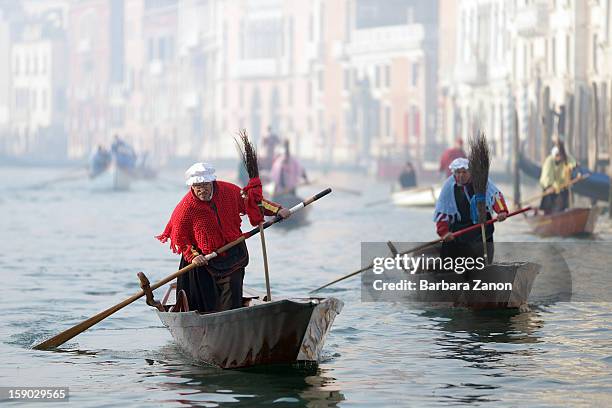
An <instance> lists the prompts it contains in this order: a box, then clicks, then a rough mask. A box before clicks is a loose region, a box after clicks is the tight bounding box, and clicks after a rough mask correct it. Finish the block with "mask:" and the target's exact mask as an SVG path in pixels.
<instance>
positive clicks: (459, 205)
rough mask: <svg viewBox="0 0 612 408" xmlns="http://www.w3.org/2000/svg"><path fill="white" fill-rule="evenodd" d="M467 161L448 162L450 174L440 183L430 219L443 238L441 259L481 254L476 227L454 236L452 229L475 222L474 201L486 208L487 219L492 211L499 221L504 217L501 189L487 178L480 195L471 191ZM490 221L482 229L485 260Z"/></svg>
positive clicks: (490, 251) (489, 247) (490, 239)
mask: <svg viewBox="0 0 612 408" xmlns="http://www.w3.org/2000/svg"><path fill="white" fill-rule="evenodd" d="M469 163H470V162H469V160H468V159H466V158H458V159H455V160H453V162H452V163H451V164H450V165H449V170H451V172H452V175H451V176H450V177H449V178H448V179H447V180H446V182H444V185H443V187H442V191H441V192H440V196H439V197H438V201H437V202H436V209H435V212H434V222H435V223H436V231H437V233H438V235H439V236H440V238H442V239H443V240H444V242H443V244H442V250H441V254H440V256H441V258H446V257H450V258H459V257H464V258H467V257H469V258H474V259H475V258H477V257H481V256H482V255H483V248H482V233H481V230H480V228H478V229H476V230H474V231H471V232H468V233H466V234H463V235H461V236H459V237H455V236H454V235H453V232H456V231H459V230H461V229H464V228H467V227H469V226H472V225H474V224H476V223H478V211H477V208H476V203H477V202H478V201H484V202H485V204H486V210H487V220H490V219H491V218H492V216H491V214H492V212H495V213H496V214H497V218H498V219H499V221H500V222H501V221H503V220H505V219H506V216H507V215H508V206H507V205H506V201H505V200H504V196H503V194H502V193H501V191H500V190H499V189H498V188H497V187H496V186H495V184H493V182H492V181H491V180H489V181H488V182H487V192H486V194H485V196H484V197H481V196H480V195H479V194H474V185H473V184H472V175H471V174H470V169H469ZM493 232H494V228H493V224H489V225H487V226H486V228H485V234H486V238H487V242H489V243H490V245H488V244H487V256H488V259H489V262H492V261H493Z"/></svg>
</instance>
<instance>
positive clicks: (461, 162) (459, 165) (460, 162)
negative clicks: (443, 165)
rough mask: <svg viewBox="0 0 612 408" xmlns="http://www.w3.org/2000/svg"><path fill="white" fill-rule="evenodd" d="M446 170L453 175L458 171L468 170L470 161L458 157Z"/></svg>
mask: <svg viewBox="0 0 612 408" xmlns="http://www.w3.org/2000/svg"><path fill="white" fill-rule="evenodd" d="M448 168H449V169H450V170H451V171H452V172H453V173H454V172H456V171H457V170H459V169H466V170H468V169H469V168H470V161H469V160H468V159H466V158H465V157H459V158H458V159H455V160H453V161H452V163H451V164H450V165H449V166H448Z"/></svg>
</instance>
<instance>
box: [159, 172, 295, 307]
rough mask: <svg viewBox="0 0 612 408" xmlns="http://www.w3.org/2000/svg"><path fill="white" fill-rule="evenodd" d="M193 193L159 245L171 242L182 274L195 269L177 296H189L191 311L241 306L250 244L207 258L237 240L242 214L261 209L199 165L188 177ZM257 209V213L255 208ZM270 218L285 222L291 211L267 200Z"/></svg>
mask: <svg viewBox="0 0 612 408" xmlns="http://www.w3.org/2000/svg"><path fill="white" fill-rule="evenodd" d="M185 178H186V183H187V185H188V186H189V191H188V192H187V194H186V195H185V196H184V197H183V199H182V200H181V201H180V202H179V204H178V205H177V206H176V208H175V209H174V211H173V212H172V216H171V218H170V221H169V222H168V224H167V225H166V228H165V230H164V232H163V233H162V234H161V235H159V236H157V237H156V238H157V239H159V240H160V241H161V242H163V243H165V242H167V241H168V240H170V247H171V248H172V251H173V252H174V253H177V254H181V262H180V266H179V268H181V269H182V268H184V267H186V266H187V265H189V264H190V263H193V264H196V265H197V267H196V268H194V269H192V270H190V271H189V272H187V273H185V274H183V275H181V276H179V277H178V278H177V289H176V293H177V294H178V293H180V291H181V290H184V291H185V294H186V295H187V299H188V302H189V309H190V310H198V311H200V312H213V311H217V312H218V311H223V310H229V309H235V308H238V307H241V306H242V282H243V279H244V272H245V267H246V266H247V264H248V262H249V254H248V251H247V246H246V243H244V242H243V243H241V244H239V245H236V246H234V247H232V248H231V249H229V250H228V251H227V252H225V253H221V254H219V256H217V257H216V258H213V259H211V260H210V261H208V262H207V261H206V258H205V257H204V256H205V255H206V254H209V253H211V252H213V251H215V250H217V249H219V248H221V247H222V246H223V245H225V244H227V243H229V242H232V241H234V240H236V239H238V238H239V237H240V236H241V234H242V232H241V230H240V225H241V222H242V220H241V218H240V216H241V215H242V214H249V213H250V211H257V212H258V213H259V211H260V209H259V208H258V207H257V205H254V206H253V205H252V203H251V204H250V201H249V200H247V199H246V198H247V192H246V189H247V188H248V186H247V187H246V188H245V189H241V188H240V187H238V186H237V185H235V184H232V183H228V182H225V181H220V180H217V177H216V175H215V169H214V167H213V166H211V165H210V164H207V163H195V164H194V165H193V166H191V167H190V168H189V169H188V170H187V171H186V172H185ZM253 207H254V208H253ZM263 209H264V213H265V214H266V215H276V214H278V215H280V216H281V217H283V218H287V217H289V216H290V215H291V213H290V212H289V210H287V209H285V208H282V207H281V206H279V205H278V204H275V203H273V202H271V201H268V200H265V199H264V200H263Z"/></svg>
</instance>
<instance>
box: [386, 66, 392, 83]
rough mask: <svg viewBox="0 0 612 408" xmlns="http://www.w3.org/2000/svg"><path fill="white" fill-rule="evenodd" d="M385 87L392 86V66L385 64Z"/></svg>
mask: <svg viewBox="0 0 612 408" xmlns="http://www.w3.org/2000/svg"><path fill="white" fill-rule="evenodd" d="M385 87H387V88H391V66H390V65H385Z"/></svg>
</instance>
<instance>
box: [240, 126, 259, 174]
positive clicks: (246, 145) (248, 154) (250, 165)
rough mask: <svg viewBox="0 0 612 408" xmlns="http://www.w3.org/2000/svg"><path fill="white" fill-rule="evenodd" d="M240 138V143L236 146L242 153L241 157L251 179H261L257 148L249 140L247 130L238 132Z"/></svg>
mask: <svg viewBox="0 0 612 408" xmlns="http://www.w3.org/2000/svg"><path fill="white" fill-rule="evenodd" d="M238 137H239V138H240V142H242V143H240V142H239V141H238V140H236V146H237V147H238V151H239V153H240V157H241V159H242V163H243V164H244V167H245V168H246V170H247V173H248V174H249V178H254V177H259V166H258V165H257V151H256V150H255V147H254V146H253V144H252V143H251V141H250V140H249V136H248V135H247V131H246V129H242V130H241V131H240V132H238Z"/></svg>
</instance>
